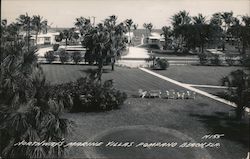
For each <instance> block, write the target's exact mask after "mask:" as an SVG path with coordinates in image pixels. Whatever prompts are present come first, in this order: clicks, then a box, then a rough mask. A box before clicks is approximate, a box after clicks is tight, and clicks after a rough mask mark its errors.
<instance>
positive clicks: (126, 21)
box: [125, 19, 134, 44]
mask: <svg viewBox="0 0 250 159" xmlns="http://www.w3.org/2000/svg"><path fill="white" fill-rule="evenodd" d="M133 23H134V22H133V20H132V19H127V20H125V25H126V27H127V29H128V35H129V44H131V36H130V31H131V27H132V25H133Z"/></svg>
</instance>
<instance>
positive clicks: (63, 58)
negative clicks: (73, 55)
mask: <svg viewBox="0 0 250 159" xmlns="http://www.w3.org/2000/svg"><path fill="white" fill-rule="evenodd" d="M58 55H59V59H60V61H61V62H62V64H64V63H65V62H67V61H68V60H69V58H70V56H69V53H68V52H67V51H66V50H65V49H59V50H58Z"/></svg>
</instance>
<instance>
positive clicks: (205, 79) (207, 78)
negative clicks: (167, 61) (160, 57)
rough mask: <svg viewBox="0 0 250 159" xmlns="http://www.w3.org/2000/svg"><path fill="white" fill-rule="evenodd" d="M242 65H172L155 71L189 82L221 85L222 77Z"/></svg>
mask: <svg viewBox="0 0 250 159" xmlns="http://www.w3.org/2000/svg"><path fill="white" fill-rule="evenodd" d="M237 69H242V68H241V67H226V66H191V65H187V66H170V67H169V68H168V69H167V70H160V71H155V72H157V73H159V74H161V75H164V76H167V77H169V78H172V79H174V80H177V81H179V82H182V83H188V84H200V85H217V86H220V85H221V83H220V80H221V78H222V77H224V76H227V75H228V74H229V73H230V72H231V71H234V70H237Z"/></svg>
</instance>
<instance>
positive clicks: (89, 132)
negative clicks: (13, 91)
mask: <svg viewBox="0 0 250 159" xmlns="http://www.w3.org/2000/svg"><path fill="white" fill-rule="evenodd" d="M42 68H43V70H44V72H45V75H46V77H47V79H48V80H49V81H50V82H51V83H54V84H55V83H63V82H69V81H74V80H76V79H77V78H79V77H84V76H86V72H87V70H88V69H90V68H96V67H93V66H86V65H42ZM210 69H212V70H210ZM232 69H237V68H235V67H203V66H171V67H170V68H169V69H168V70H166V71H157V72H158V73H160V74H163V75H167V77H170V78H173V79H177V80H178V79H180V80H182V82H185V83H195V84H213V85H216V84H217V80H218V79H219V77H217V76H219V75H224V74H227V73H228V72H230V71H231V70H232ZM225 70H226V71H225ZM104 72H105V73H104V74H103V79H114V85H115V87H116V88H117V89H120V90H122V91H125V92H127V93H128V94H130V95H136V94H138V93H137V92H138V89H139V88H142V89H147V90H153V89H160V90H166V89H168V90H169V89H175V90H183V88H181V87H179V86H176V85H174V84H172V83H169V82H167V81H164V80H161V79H159V78H157V77H155V76H152V75H150V74H147V73H146V72H143V71H141V70H139V69H128V68H123V67H116V68H115V71H110V67H105V71H104ZM188 73H190V74H188ZM199 73H200V74H201V75H200V76H199ZM212 77H213V79H210V78H212ZM232 109H233V108H232V107H230V106H228V105H225V104H222V103H219V102H216V101H214V100H212V99H209V98H206V97H203V96H197V98H196V99H195V100H192V99H189V100H173V99H169V100H168V99H141V98H132V97H131V96H130V97H129V98H128V99H127V100H126V101H125V104H124V105H123V106H121V108H120V109H118V110H113V111H109V112H101V113H74V114H73V113H65V114H64V116H65V117H66V118H68V119H70V120H72V121H74V122H75V123H76V125H77V127H75V131H74V132H73V133H72V135H69V137H68V138H67V139H66V140H67V141H69V142H73V141H77V142H85V141H87V140H89V139H91V138H93V137H94V136H96V135H98V134H100V133H101V132H103V131H104V130H109V129H112V128H115V127H119V126H133V125H153V126H158V127H163V128H169V129H175V130H177V131H179V132H182V133H184V134H186V135H187V136H190V137H191V138H193V139H194V140H195V141H197V142H219V143H220V144H221V146H220V147H219V148H209V149H207V151H208V152H209V154H210V155H211V156H212V158H215V159H221V158H227V159H236V158H237V159H238V158H239V159H240V158H244V157H246V154H247V152H248V142H249V138H248V132H249V126H248V124H249V123H248V122H247V121H245V122H243V123H239V122H235V121H234V120H233V119H232V117H229V116H228V113H229V112H230V111H231V110H232ZM128 133H129V132H128ZM218 133H219V134H225V136H224V137H223V138H221V139H219V140H206V141H204V140H202V139H201V137H202V136H204V135H207V134H218ZM138 135H139V136H142V135H144V134H143V133H140V134H138ZM112 137H113V139H114V140H115V139H117V137H118V136H116V135H115V134H113V136H112ZM148 137H150V136H148ZM169 138H171V136H169ZM155 140H157V137H155ZM159 140H160V139H159ZM156 142H160V141H156ZM86 150H87V149H86V148H84V147H78V148H77V147H72V148H69V153H68V155H67V156H68V157H69V156H70V157H71V158H72V157H73V158H84V157H86V156H85V154H84V151H86ZM138 155H139V154H138ZM139 156H140V155H139Z"/></svg>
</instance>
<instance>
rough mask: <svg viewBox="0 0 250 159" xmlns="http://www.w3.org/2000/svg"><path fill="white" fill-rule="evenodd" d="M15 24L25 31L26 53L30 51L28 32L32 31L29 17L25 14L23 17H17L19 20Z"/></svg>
mask: <svg viewBox="0 0 250 159" xmlns="http://www.w3.org/2000/svg"><path fill="white" fill-rule="evenodd" d="M16 20H17V23H18V24H19V25H20V26H21V27H22V29H23V30H25V31H26V38H27V43H26V44H27V46H28V51H29V50H30V31H31V29H32V26H31V21H32V20H31V18H30V17H29V15H28V14H27V13H26V14H25V15H24V14H22V15H20V16H19V18H17V19H16Z"/></svg>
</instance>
